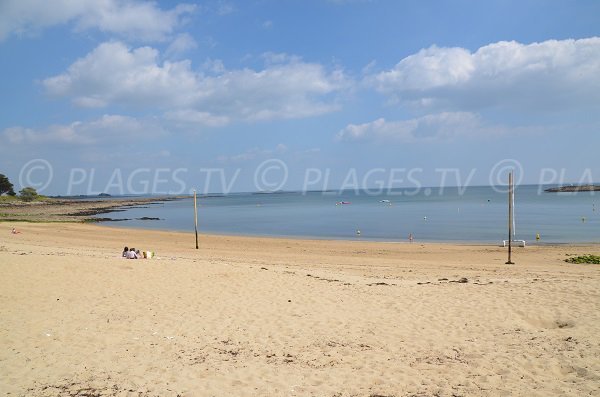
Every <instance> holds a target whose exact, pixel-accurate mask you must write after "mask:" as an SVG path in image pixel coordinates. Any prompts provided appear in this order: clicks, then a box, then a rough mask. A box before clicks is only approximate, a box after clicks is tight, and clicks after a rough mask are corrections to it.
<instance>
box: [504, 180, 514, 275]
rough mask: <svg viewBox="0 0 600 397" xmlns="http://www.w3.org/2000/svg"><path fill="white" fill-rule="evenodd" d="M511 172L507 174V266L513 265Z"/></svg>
mask: <svg viewBox="0 0 600 397" xmlns="http://www.w3.org/2000/svg"><path fill="white" fill-rule="evenodd" d="M514 194H515V193H514V191H513V172H512V171H511V172H510V173H509V174H508V261H506V264H507V265H514V262H512V261H511V254H512V225H513V195H514Z"/></svg>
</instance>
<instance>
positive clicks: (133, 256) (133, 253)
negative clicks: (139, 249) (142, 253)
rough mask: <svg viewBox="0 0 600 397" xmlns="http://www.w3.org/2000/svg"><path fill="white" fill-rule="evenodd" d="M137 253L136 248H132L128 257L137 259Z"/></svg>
mask: <svg viewBox="0 0 600 397" xmlns="http://www.w3.org/2000/svg"><path fill="white" fill-rule="evenodd" d="M137 258H138V257H137V255H136V254H135V248H133V247H132V248H130V249H129V252H127V259H137Z"/></svg>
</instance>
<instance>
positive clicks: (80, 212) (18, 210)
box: [0, 196, 188, 223]
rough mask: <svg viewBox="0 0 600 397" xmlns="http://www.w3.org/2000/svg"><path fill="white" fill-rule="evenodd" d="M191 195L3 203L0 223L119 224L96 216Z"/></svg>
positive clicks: (115, 219) (0, 204) (51, 199)
mask: <svg viewBox="0 0 600 397" xmlns="http://www.w3.org/2000/svg"><path fill="white" fill-rule="evenodd" d="M185 198H188V196H162V197H143V198H125V199H120V198H119V199H116V198H110V199H58V198H48V199H45V200H43V201H34V202H22V201H11V202H0V223H3V222H29V223H44V222H56V223H84V222H87V223H95V222H109V221H111V222H116V221H119V220H123V219H118V218H94V217H93V216H94V215H102V214H109V213H113V212H123V211H125V210H126V209H127V208H135V207H138V208H143V207H144V206H148V205H157V204H160V203H164V202H167V201H175V200H182V199H185Z"/></svg>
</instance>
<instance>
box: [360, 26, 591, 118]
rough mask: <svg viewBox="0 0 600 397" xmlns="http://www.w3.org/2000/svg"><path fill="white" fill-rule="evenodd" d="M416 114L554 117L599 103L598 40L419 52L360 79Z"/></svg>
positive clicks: (430, 48) (434, 49) (513, 42)
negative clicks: (489, 111) (492, 112)
mask: <svg viewBox="0 0 600 397" xmlns="http://www.w3.org/2000/svg"><path fill="white" fill-rule="evenodd" d="M365 82H366V84H367V86H368V87H371V88H373V89H375V90H376V91H377V92H379V93H381V94H383V95H385V96H387V97H388V98H389V100H390V101H391V102H392V103H396V104H399V105H412V106H415V107H419V108H421V109H444V110H465V111H477V110H480V109H484V108H490V107H495V108H504V109H510V110H512V111H514V110H522V111H525V112H529V111H537V110H541V111H554V110H557V109H558V110H561V109H566V110H568V109H574V108H577V107H580V106H590V105H592V106H595V107H598V104H599V103H600V38H598V37H592V38H587V39H581V40H560V41H559V40H548V41H544V42H541V43H532V44H521V43H517V42H515V41H510V42H505V41H503V42H498V43H492V44H489V45H486V46H484V47H481V48H479V49H478V50H477V51H475V52H470V51H469V50H467V49H464V48H460V47H452V48H440V47H436V46H432V47H429V48H427V49H423V50H421V51H419V52H418V53H416V54H413V55H410V56H408V57H406V58H404V59H402V60H401V61H400V62H398V64H396V66H394V67H393V68H392V69H390V70H386V71H383V72H380V73H378V74H373V75H370V76H368V77H367V78H366V79H365Z"/></svg>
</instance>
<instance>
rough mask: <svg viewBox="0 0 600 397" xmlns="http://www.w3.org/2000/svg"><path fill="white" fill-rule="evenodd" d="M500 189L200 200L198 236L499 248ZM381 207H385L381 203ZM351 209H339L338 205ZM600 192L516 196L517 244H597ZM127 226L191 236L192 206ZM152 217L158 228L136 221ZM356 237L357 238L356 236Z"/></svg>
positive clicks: (530, 190)
mask: <svg viewBox="0 0 600 397" xmlns="http://www.w3.org/2000/svg"><path fill="white" fill-rule="evenodd" d="M504 190H505V187H501V188H498V189H496V188H493V187H488V186H478V187H468V188H456V187H453V188H426V189H420V190H418V191H416V190H415V189H394V190H391V191H387V190H385V191H382V192H375V191H343V192H338V191H335V192H307V193H301V192H292V193H273V194H256V193H236V194H230V195H226V196H209V197H198V205H199V207H198V223H199V231H200V232H208V233H222V234H242V235H261V236H288V237H309V238H318V239H360V240H380V241H407V240H408V236H409V234H411V233H412V234H413V236H414V238H415V241H440V242H452V241H456V242H460V241H465V242H467V241H468V242H500V241H501V240H505V239H507V238H508V221H507V214H508V208H507V206H508V204H507V193H506V192H504ZM381 200H389V203H387V202H381ZM342 201H344V202H349V203H350V204H338V203H339V202H342ZM599 207H600V192H578V193H546V192H544V191H543V189H541V188H540V187H538V186H533V185H530V186H519V187H517V189H516V192H515V226H516V233H515V238H516V239H523V240H527V241H528V243H534V242H536V234H538V233H539V234H540V237H541V239H540V240H539V242H540V243H577V242H600V208H599ZM113 217H114V218H131V219H132V220H127V221H120V222H112V223H110V225H111V226H118V227H136V228H149V229H163V230H181V231H193V230H194V208H193V201H192V199H184V200H180V201H170V202H165V203H161V204H158V205H151V206H148V207H147V208H132V209H127V210H126V211H124V212H119V213H115V214H113ZM141 217H157V218H160V220H158V221H157V220H150V221H148V220H147V221H142V220H135V218H141ZM357 230H360V234H358V233H357Z"/></svg>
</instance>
